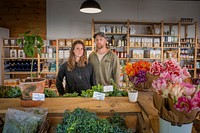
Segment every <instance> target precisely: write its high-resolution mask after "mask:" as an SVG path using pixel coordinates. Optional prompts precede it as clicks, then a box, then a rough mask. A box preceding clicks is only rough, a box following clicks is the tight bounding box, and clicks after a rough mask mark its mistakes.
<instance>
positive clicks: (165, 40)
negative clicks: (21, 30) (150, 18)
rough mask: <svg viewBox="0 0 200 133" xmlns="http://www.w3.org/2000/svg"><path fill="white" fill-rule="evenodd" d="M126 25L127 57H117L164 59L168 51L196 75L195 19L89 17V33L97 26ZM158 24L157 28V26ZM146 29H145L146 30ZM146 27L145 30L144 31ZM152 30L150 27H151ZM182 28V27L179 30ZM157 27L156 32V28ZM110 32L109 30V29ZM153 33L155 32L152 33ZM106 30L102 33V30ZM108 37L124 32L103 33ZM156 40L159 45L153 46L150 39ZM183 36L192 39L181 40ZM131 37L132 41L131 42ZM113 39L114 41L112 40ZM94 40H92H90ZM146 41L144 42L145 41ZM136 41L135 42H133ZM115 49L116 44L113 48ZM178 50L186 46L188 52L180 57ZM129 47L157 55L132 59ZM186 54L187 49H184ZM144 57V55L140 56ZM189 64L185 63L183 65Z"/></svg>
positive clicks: (95, 29)
mask: <svg viewBox="0 0 200 133" xmlns="http://www.w3.org/2000/svg"><path fill="white" fill-rule="evenodd" d="M116 25H119V26H126V27H127V29H128V30H127V33H126V34H125V35H126V41H127V46H126V50H127V57H125V58H124V57H123V58H120V60H125V61H138V60H148V61H151V62H152V61H155V60H158V61H159V60H160V61H164V60H165V59H169V58H171V57H172V56H171V55H170V54H173V55H174V56H175V55H176V59H177V60H178V62H180V64H181V65H182V66H186V67H188V70H189V71H190V73H191V75H192V76H193V77H197V76H198V74H197V73H199V74H200V71H198V70H199V69H200V57H199V58H198V57H197V53H198V50H199V52H200V48H198V47H197V44H198V42H197V38H198V29H197V27H198V25H197V22H193V23H181V22H164V21H161V22H132V21H129V20H126V21H119V22H116V21H113V22H112V21H96V20H94V19H92V35H93V34H94V33H96V32H98V31H100V26H105V27H106V26H108V27H111V28H112V27H113V26H116ZM132 27H134V28H135V33H131V28H132ZM158 27H159V28H158ZM190 27H192V29H190ZM148 28H149V29H150V31H149V29H148ZM147 29H148V30H147ZM151 29H152V30H151ZM183 29H184V30H183ZM156 30H157V31H156ZM111 31H112V30H111ZM156 32H157V33H156ZM105 33H106V32H105ZM190 33H192V34H194V35H193V36H190V35H189V34H190ZM106 35H108V37H110V36H113V35H114V36H119V35H124V34H121V33H112V32H111V33H106ZM134 39H135V40H137V39H139V42H137V43H138V46H135V45H134V44H133V43H135V42H136V41H135V40H134ZM143 39H144V40H145V39H147V40H148V39H149V40H151V39H152V40H153V43H152V46H144V45H143V44H144V41H143ZM155 39H158V40H159V46H153V45H154V43H155V42H154V40H155ZM183 39H185V40H187V39H192V41H190V42H188V41H184V42H183V41H182V40H183ZM132 40H134V41H132ZM116 41H117V40H116ZM92 42H94V39H93V40H92ZM147 42H148V41H147ZM137 43H136V44H137ZM186 44H187V45H188V47H185V45H186ZM116 49H117V47H116ZM182 49H186V51H189V52H190V53H189V54H190V55H189V54H186V55H184V56H187V58H183V57H182V51H181V50H182ZM132 50H136V51H137V50H144V51H145V50H147V51H148V50H158V51H160V56H159V58H155V57H154V58H152V57H151V55H150V57H148V58H146V57H145V58H144V57H138V58H135V57H134V56H133V53H132ZM186 53H187V52H186ZM143 56H144V55H143ZM187 63H189V64H187ZM197 64H199V67H197Z"/></svg>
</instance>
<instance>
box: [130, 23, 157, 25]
mask: <svg viewBox="0 0 200 133" xmlns="http://www.w3.org/2000/svg"><path fill="white" fill-rule="evenodd" d="M130 25H161V22H130Z"/></svg>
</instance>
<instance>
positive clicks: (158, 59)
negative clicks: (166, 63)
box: [130, 58, 161, 60]
mask: <svg viewBox="0 0 200 133" xmlns="http://www.w3.org/2000/svg"><path fill="white" fill-rule="evenodd" d="M130 59H132V60H161V59H160V58H130Z"/></svg>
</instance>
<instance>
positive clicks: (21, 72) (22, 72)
mask: <svg viewBox="0 0 200 133" xmlns="http://www.w3.org/2000/svg"><path fill="white" fill-rule="evenodd" d="M5 74H31V72H24V71H20V72H5ZM32 74H37V72H32Z"/></svg>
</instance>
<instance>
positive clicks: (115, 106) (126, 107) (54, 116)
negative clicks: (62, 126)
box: [0, 97, 141, 132]
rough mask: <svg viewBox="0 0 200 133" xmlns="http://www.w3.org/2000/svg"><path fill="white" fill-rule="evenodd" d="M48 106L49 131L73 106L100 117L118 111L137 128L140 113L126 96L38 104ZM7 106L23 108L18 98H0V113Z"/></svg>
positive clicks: (128, 122)
mask: <svg viewBox="0 0 200 133" xmlns="http://www.w3.org/2000/svg"><path fill="white" fill-rule="evenodd" d="M39 107H42V108H48V117H47V118H48V119H49V120H50V126H51V132H54V131H55V127H56V124H57V123H59V122H61V119H62V116H63V113H64V111H65V110H70V111H72V110H74V109H75V108H77V107H79V108H86V109H88V110H89V111H93V112H96V113H97V115H98V116H100V117H107V116H109V115H110V114H112V113H113V112H119V113H120V114H122V115H123V116H125V120H126V123H127V125H128V127H130V128H133V129H134V130H137V128H138V127H137V118H138V114H140V113H141V108H140V106H139V105H138V103H130V102H129V100H128V97H106V98H105V100H104V101H97V100H94V99H92V98H79V97H78V98H46V99H45V102H44V103H43V104H42V105H41V106H39ZM8 108H15V109H21V110H23V107H21V104H20V99H16V98H14V99H12V98H2V99H0V115H5V113H6V112H7V109H8Z"/></svg>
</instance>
